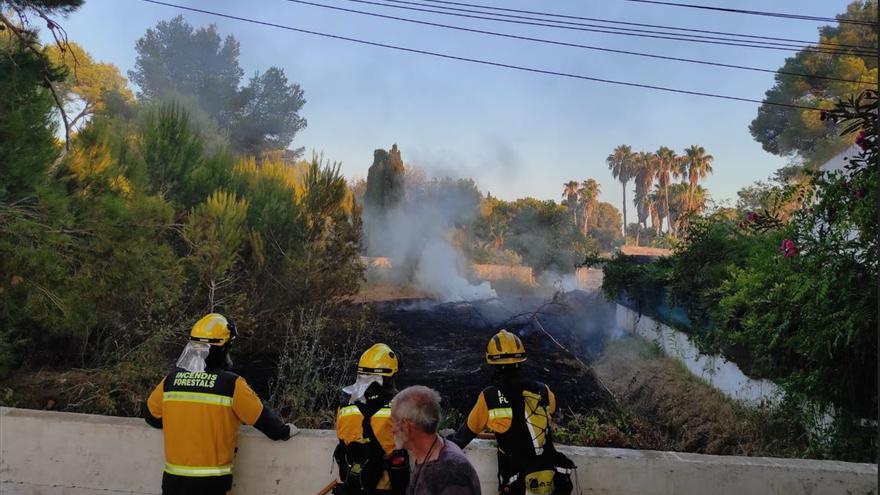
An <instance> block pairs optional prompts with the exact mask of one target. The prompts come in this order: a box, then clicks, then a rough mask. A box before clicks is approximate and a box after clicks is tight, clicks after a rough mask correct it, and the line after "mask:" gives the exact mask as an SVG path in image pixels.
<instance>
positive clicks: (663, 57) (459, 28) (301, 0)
mask: <svg viewBox="0 0 880 495" xmlns="http://www.w3.org/2000/svg"><path fill="white" fill-rule="evenodd" d="M286 1H288V2H292V3H298V4H304V5H311V6H314V7H321V8H325V9H332V10H339V11H343V12H350V13H355V14H362V15H367V16H371V17H379V18H382V19H390V20H395V21H402V22H409V23H413V24H421V25H425V26H434V27H441V28H445V29H454V30H457V31H465V32H469V33H477V34H485V35H490V36H498V37H503V38H510V39H517V40H523V41H533V42H537V43H546V44H551V45H558V46H568V47H572V48H583V49H587V50H596V51H602V52H610V53H619V54H624V55H634V56H638V57H648V58H654V59H660V60H673V61H676V62H687V63H693V64H702V65H709V66H715V67H725V68H730V69H740V70H749V71H756V72H766V73H770V74H785V75H790V76H798V77H805V78H815V79H823V80H828V81H838V82H847V83H856V84H876V82H873V81H862V80H854V79H842V78H837V77H827V76H819V75H813V74H802V73H798V72H789V71H783V70H772V69H763V68H759V67H749V66H744V65H735V64H725V63H720V62H711V61H706V60H696V59H689V58H681V57H671V56H666V55H657V54H652V53H643V52H634V51H628V50H616V49H613V48H605V47H598V46H591V45H583V44H579V43H568V42H564V41H556V40H547V39H541V38H532V37H529V36H519V35H515V34H508V33H499V32H496V31H486V30H483V29H473V28H466V27H462V26H452V25H448V24H440V23H437V22H430V21H422V20H416V19H409V18H405V17H396V16H391V15H386V14H379V13H376V12H365V11H362V10H355V9H348V8H345V7H336V6H332V5H324V4H320V3H314V2H309V1H306V0H286Z"/></svg>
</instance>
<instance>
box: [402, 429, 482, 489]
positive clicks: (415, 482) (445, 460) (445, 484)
mask: <svg viewBox="0 0 880 495" xmlns="http://www.w3.org/2000/svg"><path fill="white" fill-rule="evenodd" d="M440 441H441V442H443V450H441V451H440V457H438V458H437V460H434V461H430V462H426V463H424V464H416V465H415V466H414V467H413V470H412V474H411V475H410V480H409V488H407V490H406V493H407V495H480V479H479V478H477V472H476V471H475V470H474V467H473V466H471V463H470V461H468V459H467V457H465V455H464V452H462V451H461V449H460V448H458V445H455V444H454V443H452V442H450V441H448V440H445V439H442V438H441V439H440Z"/></svg>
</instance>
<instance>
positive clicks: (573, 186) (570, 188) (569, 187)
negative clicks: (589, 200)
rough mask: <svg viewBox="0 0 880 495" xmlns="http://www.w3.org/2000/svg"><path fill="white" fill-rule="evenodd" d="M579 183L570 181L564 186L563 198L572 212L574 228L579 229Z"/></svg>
mask: <svg viewBox="0 0 880 495" xmlns="http://www.w3.org/2000/svg"><path fill="white" fill-rule="evenodd" d="M578 186H579V184H578V182H577V181H576V180H570V181H568V182H566V183H565V184H563V185H562V187H563V189H562V198H563V199H565V203H566V204H567V205H568V209H569V210H571V214H572V221H573V222H574V226H575V227H577V224H578V221H577V203H578Z"/></svg>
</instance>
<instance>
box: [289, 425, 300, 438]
mask: <svg viewBox="0 0 880 495" xmlns="http://www.w3.org/2000/svg"><path fill="white" fill-rule="evenodd" d="M287 428H289V429H290V436H288V437H287V440H290V437H295V436H296V435H298V434H299V428H297V427H296V426H295V425H294V424H293V423H287Z"/></svg>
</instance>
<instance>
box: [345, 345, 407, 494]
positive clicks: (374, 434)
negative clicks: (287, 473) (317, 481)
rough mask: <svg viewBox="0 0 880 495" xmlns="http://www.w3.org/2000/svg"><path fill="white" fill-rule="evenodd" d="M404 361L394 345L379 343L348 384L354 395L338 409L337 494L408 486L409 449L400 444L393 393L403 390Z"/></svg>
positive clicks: (397, 490)
mask: <svg viewBox="0 0 880 495" xmlns="http://www.w3.org/2000/svg"><path fill="white" fill-rule="evenodd" d="M399 365H400V361H399V357H398V356H397V354H396V353H395V352H394V351H392V350H391V348H390V347H388V346H387V345H385V344H374V345H373V346H372V347H370V348H369V349H367V350H366V351H365V352H364V353H363V354H362V355H361V358H360V360H359V361H358V366H357V379H356V381H355V383H353V384H352V385H349V386H347V387H344V388H343V389H342V391H343V392H344V393H345V394H346V395H348V400H347V401H346V402H347V403H346V404H344V405H343V406H341V407H340V408H339V409H338V411H337V412H336V436H337V437H338V438H339V444H338V445H337V447H336V450H335V451H334V452H333V457H334V459H335V460H336V463H337V465H338V467H339V482H338V483H337V485H336V487H335V488H334V490H333V491H334V493H335V494H336V495H374V494H383V493H384V494H394V495H402V494H404V493H405V492H406V486H407V484H408V483H409V459H408V457H407V455H406V451H405V450H402V449H400V450H396V449H395V445H394V433H392V429H391V426H392V425H391V399H392V398H393V397H394V395H395V394H396V393H397V390H396V389H395V385H394V377H395V375H397V372H398V368H399Z"/></svg>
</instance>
